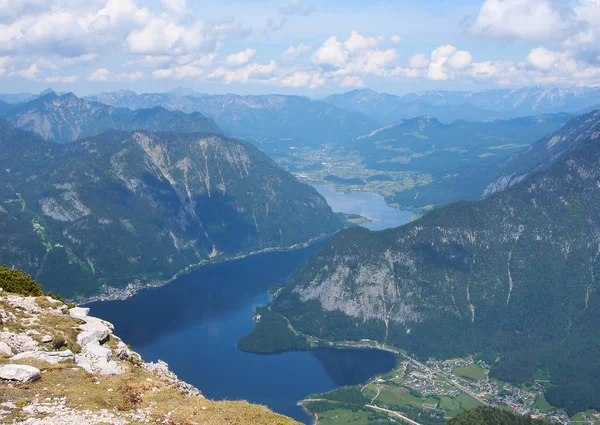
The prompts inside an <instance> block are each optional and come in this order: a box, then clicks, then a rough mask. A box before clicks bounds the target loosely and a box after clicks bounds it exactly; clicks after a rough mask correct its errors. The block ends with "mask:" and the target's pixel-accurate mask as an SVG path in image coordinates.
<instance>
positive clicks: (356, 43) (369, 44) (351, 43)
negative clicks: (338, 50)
mask: <svg viewBox="0 0 600 425" xmlns="http://www.w3.org/2000/svg"><path fill="white" fill-rule="evenodd" d="M378 43H379V41H378V39H377V38H373V37H364V36H362V35H360V34H359V33H358V32H356V31H352V34H350V38H348V40H346V42H345V43H344V47H345V48H346V49H347V50H348V51H349V52H357V51H361V50H369V49H374V48H375V47H377V44H378Z"/></svg>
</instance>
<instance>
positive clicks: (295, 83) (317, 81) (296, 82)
mask: <svg viewBox="0 0 600 425" xmlns="http://www.w3.org/2000/svg"><path fill="white" fill-rule="evenodd" d="M278 82H279V84H280V85H282V86H283V87H294V88H304V87H308V88H310V89H316V88H317V87H321V86H323V85H324V84H325V78H323V77H322V76H321V75H320V74H319V73H309V72H304V71H299V72H294V73H293V74H291V75H288V76H284V77H281V78H280V79H279V80H278Z"/></svg>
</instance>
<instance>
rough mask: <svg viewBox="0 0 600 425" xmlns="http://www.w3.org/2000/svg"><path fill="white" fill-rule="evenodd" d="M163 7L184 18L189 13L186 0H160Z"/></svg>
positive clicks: (170, 12)
mask: <svg viewBox="0 0 600 425" xmlns="http://www.w3.org/2000/svg"><path fill="white" fill-rule="evenodd" d="M160 2H161V4H162V6H163V9H165V11H166V12H167V13H169V14H170V15H172V16H174V17H176V18H182V17H184V16H185V15H187V14H188V10H187V5H186V0H160Z"/></svg>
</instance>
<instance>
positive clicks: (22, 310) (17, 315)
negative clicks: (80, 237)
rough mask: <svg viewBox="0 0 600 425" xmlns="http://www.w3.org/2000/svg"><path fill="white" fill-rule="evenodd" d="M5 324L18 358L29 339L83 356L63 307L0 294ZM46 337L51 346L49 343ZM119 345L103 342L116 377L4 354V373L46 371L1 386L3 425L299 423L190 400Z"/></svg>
mask: <svg viewBox="0 0 600 425" xmlns="http://www.w3.org/2000/svg"><path fill="white" fill-rule="evenodd" d="M2 318H4V319H2ZM0 319H2V320H0V341H3V340H4V341H5V342H7V343H8V344H9V345H11V344H12V345H13V347H12V348H13V352H14V354H16V353H17V352H21V351H26V350H23V349H19V348H18V347H17V346H16V345H15V343H14V336H15V335H17V336H19V337H23V338H25V339H26V340H27V341H29V344H30V345H31V344H37V346H36V347H35V350H37V351H42V352H53V351H63V350H65V349H70V350H71V351H73V352H74V353H78V352H79V351H80V350H81V347H79V346H78V344H77V336H78V334H79V333H80V332H81V331H80V329H79V326H81V325H82V324H83V323H84V321H83V320H81V319H78V318H74V317H71V316H70V315H69V311H68V309H67V307H66V306H65V305H64V304H63V303H61V302H59V301H56V300H53V299H51V298H48V297H45V296H42V297H37V298H34V297H22V296H17V295H12V294H7V293H6V292H5V293H2V294H0ZM7 335H12V338H13V339H9V337H8V336H7ZM48 335H50V336H52V341H50V342H45V343H43V342H42V340H44V341H47V340H48V338H47V336H48ZM44 337H46V338H44ZM31 339H32V340H33V341H34V342H33V343H32V342H31ZM119 343H120V339H118V338H117V337H116V336H114V335H110V337H109V338H108V340H107V341H105V342H102V343H101V346H102V347H104V348H108V349H110V350H111V353H112V360H113V361H116V362H118V364H119V366H120V367H121V369H122V374H120V375H111V376H105V375H100V374H94V373H88V372H86V371H85V370H84V369H82V368H81V367H79V365H78V363H76V362H75V361H67V362H64V363H58V364H50V363H46V362H44V361H40V360H34V359H21V360H18V361H16V360H11V358H10V357H9V356H8V355H4V356H1V355H0V367H2V366H4V365H6V364H19V365H28V366H33V367H36V368H38V369H40V370H41V372H42V373H41V378H40V379H38V380H37V381H34V382H29V383H17V382H13V381H3V380H0V423H4V424H15V423H22V422H24V421H27V423H28V424H31V425H41V424H44V425H55V424H56V425H69V424H73V425H75V424H77V425H92V424H94V425H97V424H102V425H117V424H119V425H121V424H130V425H138V424H139V425H141V424H167V425H194V424H202V425H217V424H218V425H299V424H298V423H297V422H295V421H294V420H292V419H290V418H287V417H284V416H281V415H278V414H275V413H273V412H272V411H270V410H269V409H268V408H266V407H263V406H258V405H252V404H249V403H247V402H241V401H240V402H229V401H219V402H216V401H211V400H207V399H205V398H203V397H202V396H198V395H188V394H185V393H184V392H183V390H181V387H179V386H178V385H177V384H176V383H174V382H173V380H172V379H171V380H169V379H167V378H166V377H165V376H164V374H160V373H158V372H156V371H155V370H152V369H148V368H147V366H148V364H146V363H144V362H143V361H142V360H141V359H140V358H139V356H137V355H133V356H131V357H130V358H129V359H128V360H122V359H121V358H119V357H118V356H117V350H116V349H117V346H118V345H119ZM121 345H122V344H121ZM190 367H193V365H190ZM178 382H179V381H178Z"/></svg>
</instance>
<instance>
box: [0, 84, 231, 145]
mask: <svg viewBox="0 0 600 425" xmlns="http://www.w3.org/2000/svg"><path fill="white" fill-rule="evenodd" d="M0 115H2V116H4V117H5V118H6V119H7V121H8V122H10V123H11V124H12V125H14V126H15V127H18V128H21V129H23V130H29V131H33V132H34V133H37V134H39V135H40V136H41V137H42V138H44V139H45V140H50V141H55V142H59V143H68V142H73V141H75V140H77V139H80V138H85V137H90V136H95V135H98V134H100V133H103V132H105V131H107V130H123V131H134V130H146V131H180V132H187V133H194V132H204V133H215V134H220V133H221V130H220V129H219V128H218V127H217V125H216V124H215V123H214V122H213V121H212V120H210V119H208V118H206V117H204V116H203V115H202V114H200V113H198V112H194V113H191V114H185V113H182V112H180V111H169V110H167V109H165V108H162V107H159V106H156V107H153V108H151V109H144V110H137V111H133V110H130V109H125V108H120V109H118V108H115V107H112V106H107V105H103V104H100V103H93V102H88V101H86V100H83V99H81V98H78V97H77V96H75V95H74V94H72V93H67V94H64V95H57V94H56V93H54V92H53V91H50V92H48V93H45V94H42V95H41V96H39V97H35V98H33V99H31V100H29V101H27V102H24V103H17V104H7V103H5V104H3V105H0Z"/></svg>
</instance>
